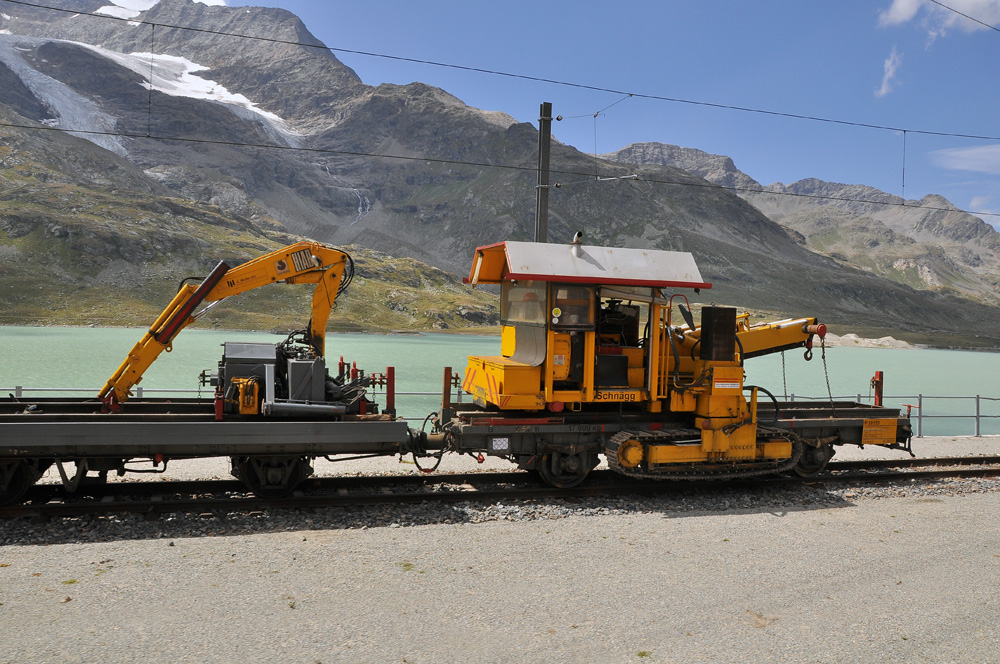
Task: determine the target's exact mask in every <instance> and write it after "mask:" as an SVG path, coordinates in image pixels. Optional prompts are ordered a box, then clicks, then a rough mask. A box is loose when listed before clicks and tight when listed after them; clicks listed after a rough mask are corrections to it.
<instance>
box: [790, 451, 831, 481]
mask: <svg viewBox="0 0 1000 664" xmlns="http://www.w3.org/2000/svg"><path fill="white" fill-rule="evenodd" d="M804 447H805V449H804V450H803V451H802V458H801V459H799V462H798V463H797V464H795V468H794V470H795V474H796V475H798V476H799V477H811V476H813V475H817V474H819V473H821V472H823V469H824V468H826V464H827V463H828V462H829V461H830V459H832V458H833V454H834V449H833V445H820V446H819V447H813V446H811V445H805V446H804Z"/></svg>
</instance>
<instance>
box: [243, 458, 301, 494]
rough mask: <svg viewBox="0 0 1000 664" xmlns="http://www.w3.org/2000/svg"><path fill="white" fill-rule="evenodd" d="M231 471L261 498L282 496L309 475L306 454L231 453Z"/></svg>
mask: <svg viewBox="0 0 1000 664" xmlns="http://www.w3.org/2000/svg"><path fill="white" fill-rule="evenodd" d="M232 464H233V471H232V472H233V475H235V476H236V477H237V478H238V479H239V480H240V481H241V482H243V484H245V485H246V486H247V488H248V489H250V490H251V491H252V492H253V493H254V495H255V496H259V497H261V498H284V497H286V496H288V495H289V494H290V493H292V491H294V490H295V487H297V486H298V485H299V483H300V482H301V481H302V480H304V479H306V478H307V477H309V476H310V475H312V473H313V469H312V466H311V465H309V460H308V459H306V458H305V457H268V456H251V457H234V458H233V459H232Z"/></svg>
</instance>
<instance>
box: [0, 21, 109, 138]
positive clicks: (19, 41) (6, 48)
mask: <svg viewBox="0 0 1000 664" xmlns="http://www.w3.org/2000/svg"><path fill="white" fill-rule="evenodd" d="M47 41H49V40H47V39H38V38H34V37H13V36H10V35H0V62H2V63H3V64H4V65H6V66H7V67H8V68H9V69H10V70H11V71H12V72H14V73H15V74H17V76H18V78H20V79H21V81H22V82H23V83H24V85H25V86H26V87H27V88H28V89H29V90H31V92H32V94H34V95H35V97H37V98H38V99H39V100H40V101H41V102H42V103H44V104H45V105H46V106H48V107H49V109H50V110H51V111H52V114H53V115H55V116H56V118H57V119H56V120H55V121H52V122H51V123H50V124H53V125H55V126H57V127H59V128H60V129H67V130H74V129H75V130H77V131H79V132H86V133H76V132H73V131H70V133H71V134H73V135H74V136H77V137H79V138H85V139H87V140H88V141H90V142H92V143H94V144H96V145H99V146H100V147H102V148H104V149H105V150H110V151H111V152H114V153H115V154H119V155H123V156H124V155H125V154H126V153H127V150H126V149H125V146H124V144H123V143H122V139H121V138H120V137H118V136H113V135H111V134H113V133H114V130H115V124H116V120H115V118H114V117H113V116H111V115H109V114H107V113H105V112H104V111H102V110H101V109H100V107H99V106H98V105H97V104H96V103H94V102H93V101H91V100H90V99H88V98H87V97H84V96H83V95H81V94H79V93H77V92H75V91H73V89H72V88H70V87H69V86H67V85H66V84H64V83H62V82H60V81H57V80H56V79H54V78H52V77H50V76H46V75H45V74H42V73H40V72H38V71H36V70H35V69H34V68H33V67H31V66H30V65H29V64H28V63H27V62H25V60H24V54H25V53H27V52H30V51H32V50H34V49H35V48H37V47H38V46H41V45H42V44H44V43H45V42H47Z"/></svg>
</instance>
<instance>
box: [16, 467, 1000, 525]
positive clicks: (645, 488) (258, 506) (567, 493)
mask: <svg viewBox="0 0 1000 664" xmlns="http://www.w3.org/2000/svg"><path fill="white" fill-rule="evenodd" d="M987 477H1000V456H971V457H970V456H965V457H938V458H920V459H898V460H885V459H873V460H866V461H844V462H835V463H830V464H829V465H828V466H827V469H826V471H825V472H824V473H823V474H821V475H818V476H815V477H806V478H802V477H798V476H771V477H757V478H750V479H746V480H711V481H669V482H668V481H663V482H658V481H649V480H636V479H631V478H627V477H622V476H621V475H619V474H617V473H614V472H612V471H608V470H598V471H594V472H592V473H591V477H590V478H589V480H588V482H586V483H585V484H584V485H581V486H579V487H575V488H571V489H558V488H553V487H550V486H547V485H543V484H542V483H541V482H540V481H539V480H536V479H535V478H534V477H533V475H532V474H530V473H526V472H479V473H451V474H445V473H442V474H431V475H377V476H365V477H352V476H334V477H319V478H312V479H309V480H307V481H306V482H303V483H302V484H301V485H300V487H299V489H298V490H296V491H295V492H294V493H293V494H292V495H291V496H289V497H287V498H282V499H265V498H259V497H256V496H254V495H252V494H250V493H248V492H247V490H246V487H245V486H244V485H243V484H242V483H240V482H237V481H231V480H199V481H176V482H175V481H156V482H113V483H108V484H97V483H95V484H89V485H87V484H85V485H83V486H81V487H79V489H78V490H77V491H76V492H74V493H73V494H66V493H65V492H63V491H62V490H61V488H60V487H59V486H58V485H46V484H42V485H36V486H35V487H33V488H32V489H31V491H30V492H29V493H28V495H27V497H26V502H25V503H24V504H21V505H15V506H8V507H3V508H0V519H14V518H36V519H53V518H61V517H78V516H83V515H112V514H141V515H145V516H146V517H147V518H148V519H150V520H153V519H156V518H158V517H159V516H160V515H165V514H175V513H189V514H196V515H207V514H212V515H217V514H225V513H233V512H241V513H249V512H254V511H264V510H273V509H314V508H336V507H351V506H362V505H386V504H392V505H406V504H412V503H421V502H437V503H449V502H475V503H482V504H490V503H493V502H497V501H527V500H539V499H554V498H562V499H584V498H596V497H605V498H607V497H620V496H626V495H642V496H660V495H671V494H678V493H685V492H691V491H712V490H722V489H734V488H740V489H757V488H766V487H773V488H778V487H795V486H803V485H806V484H808V485H810V486H816V485H823V486H827V485H842V486H843V485H848V486H851V485H854V486H860V485H866V484H889V483H893V482H912V481H934V480H948V479H969V478H987Z"/></svg>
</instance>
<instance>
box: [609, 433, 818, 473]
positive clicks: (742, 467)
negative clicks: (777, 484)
mask: <svg viewBox="0 0 1000 664" xmlns="http://www.w3.org/2000/svg"><path fill="white" fill-rule="evenodd" d="M757 435H758V438H760V437H766V438H767V439H768V440H774V439H775V438H780V439H783V440H787V441H789V442H791V443H792V456H791V457H790V458H788V459H782V460H779V461H775V462H772V463H763V464H761V463H743V464H740V463H739V462H733V463H730V464H725V465H718V464H716V465H715V466H712V467H706V464H704V463H699V464H694V463H691V464H677V469H676V470H648V469H643V468H642V467H641V466H640V467H639V468H625V467H623V466H622V465H621V464H620V463H619V461H618V450H619V449H620V448H621V446H622V443H624V442H625V441H626V440H629V439H631V438H636V439H638V440H645V441H648V442H650V443H654V444H655V443H661V442H666V443H669V442H670V441H671V440H676V439H681V438H683V439H690V438H691V437H692V436H697V437H700V436H701V432H700V431H697V430H695V429H690V430H684V431H681V432H678V431H677V430H676V429H674V430H670V431H620V432H618V433H616V434H615V435H614V436H612V437H611V438H610V439H609V440H608V442H607V444H606V445H605V446H604V456H605V457H606V458H607V460H608V467H609V468H611V470H613V471H615V472H616V473H621V474H622V475H625V476H626V477H637V478H643V479H653V480H722V479H727V480H728V479H744V478H749V477H758V476H760V475H768V474H771V473H780V472H784V471H786V470H791V469H792V468H794V467H795V464H797V463H798V462H799V460H800V459H801V458H802V452H803V449H804V445H805V443H804V442H803V441H802V439H801V438H799V437H798V436H797V435H795V434H794V433H792V432H791V431H786V430H784V429H777V428H775V427H765V426H760V425H759V424H758V425H757Z"/></svg>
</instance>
